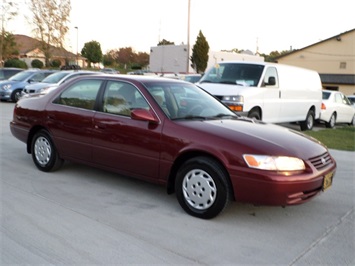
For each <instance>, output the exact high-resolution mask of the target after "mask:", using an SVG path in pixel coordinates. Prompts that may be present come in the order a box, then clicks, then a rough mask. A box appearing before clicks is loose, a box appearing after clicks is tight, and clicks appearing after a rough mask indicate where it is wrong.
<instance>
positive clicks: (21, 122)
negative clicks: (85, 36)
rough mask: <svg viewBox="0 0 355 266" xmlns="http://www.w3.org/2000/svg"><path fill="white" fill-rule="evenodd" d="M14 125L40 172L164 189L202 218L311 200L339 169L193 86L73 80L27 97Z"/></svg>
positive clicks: (311, 148)
mask: <svg viewBox="0 0 355 266" xmlns="http://www.w3.org/2000/svg"><path fill="white" fill-rule="evenodd" d="M10 128H11V132H12V134H13V136H15V137H16V138H18V139H19V140H21V141H23V142H24V143H26V146H27V147H26V151H27V152H28V153H30V154H32V159H33V161H34V164H35V165H36V167H37V168H38V169H39V170H41V171H44V172H48V171H53V170H56V169H58V168H59V167H60V166H61V165H62V164H63V161H64V160H70V161H73V162H78V163H84V164H87V165H91V166H94V167H99V168H103V169H107V170H111V171H114V172H116V173H119V174H121V175H125V176H130V177H133V178H138V179H143V180H146V181H151V182H154V183H158V184H161V185H165V187H166V189H167V192H168V193H173V192H175V193H176V197H177V200H178V202H179V203H180V205H181V207H182V208H183V209H184V210H185V211H186V212H187V213H188V214H190V215H193V216H196V217H199V218H203V219H209V218H213V217H215V216H216V215H218V214H219V213H220V212H221V211H222V210H224V209H225V207H226V206H227V203H228V202H229V201H230V200H236V201H241V202H249V203H254V204H267V205H281V206H286V205H293V204H301V203H304V202H307V201H309V200H311V199H312V198H313V197H315V196H316V195H318V194H319V193H320V192H322V191H325V190H326V189H328V188H329V187H330V186H331V185H332V180H333V176H334V173H335V171H336V162H335V160H334V159H333V158H332V156H331V154H330V153H329V151H328V150H327V148H326V147H325V146H324V145H322V144H321V143H320V142H318V141H316V140H314V139H313V138H311V137H307V136H305V135H303V134H302V133H299V132H295V131H294V130H291V129H287V128H283V127H280V126H277V125H271V124H265V123H263V122H260V121H255V120H253V119H249V118H246V117H242V116H238V115H236V114H235V113H234V112H232V111H231V110H230V109H229V108H228V107H226V106H225V105H224V104H222V103H221V102H220V101H218V100H217V99H215V98H214V97H213V96H212V95H210V94H208V93H207V92H205V91H203V90H201V89H200V88H198V87H197V86H196V85H194V84H192V83H188V82H184V81H181V80H173V79H167V78H159V77H155V78H154V77H146V76H133V75H131V76H130V75H122V76H119V75H91V76H83V77H79V78H76V79H72V80H70V81H68V82H66V83H64V84H63V85H61V86H59V87H58V88H57V89H56V90H53V91H51V92H49V93H47V94H45V95H39V94H36V95H31V96H29V97H27V98H21V99H20V100H19V101H18V103H17V104H16V106H15V108H14V113H13V120H12V121H11V123H10ZM137 195H139V192H137Z"/></svg>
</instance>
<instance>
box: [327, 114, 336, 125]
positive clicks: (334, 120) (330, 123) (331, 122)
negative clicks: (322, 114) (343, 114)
mask: <svg viewBox="0 0 355 266" xmlns="http://www.w3.org/2000/svg"><path fill="white" fill-rule="evenodd" d="M336 119H337V117H336V115H335V113H332V116H331V117H330V119H329V122H326V123H325V126H326V127H327V128H334V127H335V123H336Z"/></svg>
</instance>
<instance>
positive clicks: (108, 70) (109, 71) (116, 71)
mask: <svg viewBox="0 0 355 266" xmlns="http://www.w3.org/2000/svg"><path fill="white" fill-rule="evenodd" d="M100 72H103V73H107V74H120V71H118V70H116V69H113V68H103V69H101V70H100Z"/></svg>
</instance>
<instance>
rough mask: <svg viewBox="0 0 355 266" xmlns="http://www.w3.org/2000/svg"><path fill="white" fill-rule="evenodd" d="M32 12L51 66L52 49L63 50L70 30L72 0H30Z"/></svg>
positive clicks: (38, 35)
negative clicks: (58, 48) (53, 47)
mask: <svg viewBox="0 0 355 266" xmlns="http://www.w3.org/2000/svg"><path fill="white" fill-rule="evenodd" d="M30 10H31V12H32V14H33V19H32V24H33V25H34V27H35V29H34V31H35V33H36V35H37V37H38V39H39V40H40V41H41V50H42V52H43V53H44V56H45V58H46V66H49V62H50V58H51V55H52V54H51V50H52V49H51V47H52V46H55V47H60V48H63V44H64V40H65V35H66V34H67V32H68V30H69V28H68V26H67V24H68V22H69V16H70V11H71V3H70V0H30Z"/></svg>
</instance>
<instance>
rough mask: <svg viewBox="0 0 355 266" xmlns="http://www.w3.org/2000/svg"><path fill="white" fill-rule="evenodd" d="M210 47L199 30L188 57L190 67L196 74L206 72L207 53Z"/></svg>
mask: <svg viewBox="0 0 355 266" xmlns="http://www.w3.org/2000/svg"><path fill="white" fill-rule="evenodd" d="M209 50H210V46H209V44H208V42H207V40H206V38H205V36H204V35H203V34H202V31H201V30H200V32H199V34H198V36H197V39H196V43H195V45H194V46H193V47H192V55H191V57H190V60H191V67H192V68H193V69H195V71H196V72H197V73H203V72H205V70H206V67H207V63H208V51H209Z"/></svg>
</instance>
